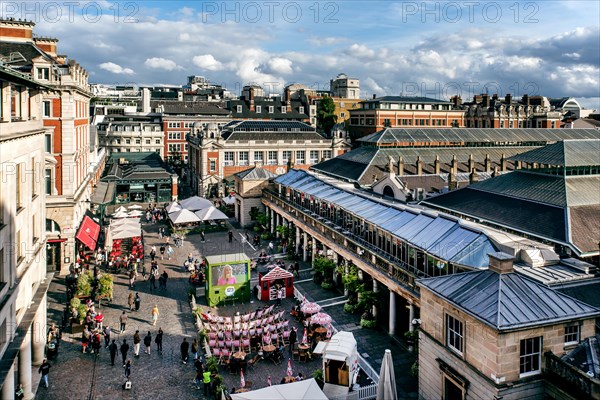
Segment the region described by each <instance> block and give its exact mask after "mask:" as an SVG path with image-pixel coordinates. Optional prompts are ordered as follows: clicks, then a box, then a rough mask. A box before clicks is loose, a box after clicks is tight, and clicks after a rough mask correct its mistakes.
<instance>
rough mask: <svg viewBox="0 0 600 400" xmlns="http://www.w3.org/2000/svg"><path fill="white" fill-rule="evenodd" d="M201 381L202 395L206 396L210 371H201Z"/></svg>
mask: <svg viewBox="0 0 600 400" xmlns="http://www.w3.org/2000/svg"><path fill="white" fill-rule="evenodd" d="M202 381H203V382H204V395H205V396H208V390H209V389H210V371H209V370H205V371H204V372H203V373H202Z"/></svg>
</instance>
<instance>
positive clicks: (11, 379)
mask: <svg viewBox="0 0 600 400" xmlns="http://www.w3.org/2000/svg"><path fill="white" fill-rule="evenodd" d="M0 396H1V397H2V400H13V399H14V398H15V365H14V364H13V365H12V367H10V369H9V370H8V373H7V374H6V379H5V380H4V385H2V393H0Z"/></svg>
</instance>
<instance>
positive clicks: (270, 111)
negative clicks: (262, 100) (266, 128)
mask: <svg viewBox="0 0 600 400" xmlns="http://www.w3.org/2000/svg"><path fill="white" fill-rule="evenodd" d="M274 112H275V107H273V106H269V114H273V113H274Z"/></svg>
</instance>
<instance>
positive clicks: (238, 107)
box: [236, 106, 242, 114]
mask: <svg viewBox="0 0 600 400" xmlns="http://www.w3.org/2000/svg"><path fill="white" fill-rule="evenodd" d="M236 111H237V113H238V114H241V113H242V106H237V107H236Z"/></svg>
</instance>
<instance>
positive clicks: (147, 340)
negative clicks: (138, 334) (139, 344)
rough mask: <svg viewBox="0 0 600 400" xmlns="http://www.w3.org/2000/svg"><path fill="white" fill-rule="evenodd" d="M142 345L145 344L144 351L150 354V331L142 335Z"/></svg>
mask: <svg viewBox="0 0 600 400" xmlns="http://www.w3.org/2000/svg"><path fill="white" fill-rule="evenodd" d="M144 346H146V351H145V352H144V353H146V354H148V355H150V346H152V334H151V333H150V332H148V334H147V335H146V336H144Z"/></svg>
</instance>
